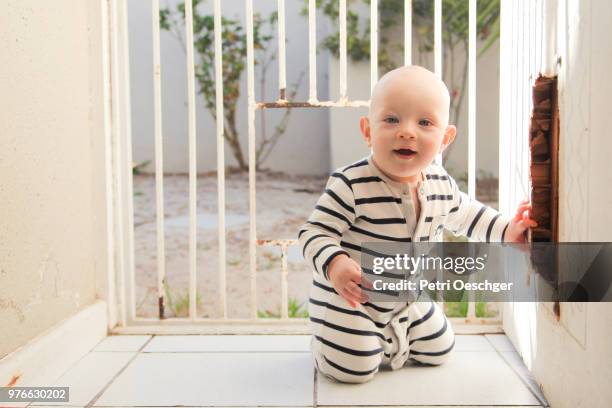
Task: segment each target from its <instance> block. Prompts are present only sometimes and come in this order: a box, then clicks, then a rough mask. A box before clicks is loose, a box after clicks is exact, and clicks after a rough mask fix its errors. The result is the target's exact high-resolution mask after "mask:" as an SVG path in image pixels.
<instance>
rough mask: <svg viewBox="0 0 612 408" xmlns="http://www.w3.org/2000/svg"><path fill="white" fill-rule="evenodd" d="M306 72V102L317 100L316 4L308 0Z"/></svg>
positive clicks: (314, 0) (312, 0) (314, 1)
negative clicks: (308, 86) (308, 87)
mask: <svg viewBox="0 0 612 408" xmlns="http://www.w3.org/2000/svg"><path fill="white" fill-rule="evenodd" d="M308 72H309V75H310V81H309V82H310V83H309V85H310V89H309V94H308V102H310V103H316V102H317V5H316V0H308Z"/></svg>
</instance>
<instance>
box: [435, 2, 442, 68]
mask: <svg viewBox="0 0 612 408" xmlns="http://www.w3.org/2000/svg"><path fill="white" fill-rule="evenodd" d="M434 72H435V74H436V75H437V76H438V78H442V0H435V3H434Z"/></svg>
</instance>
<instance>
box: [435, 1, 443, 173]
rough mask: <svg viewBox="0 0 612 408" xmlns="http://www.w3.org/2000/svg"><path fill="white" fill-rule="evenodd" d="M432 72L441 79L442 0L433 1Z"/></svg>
mask: <svg viewBox="0 0 612 408" xmlns="http://www.w3.org/2000/svg"><path fill="white" fill-rule="evenodd" d="M434 73H435V74H436V76H437V77H438V78H439V79H442V77H443V75H442V73H443V72H442V0H435V3H434ZM434 162H435V163H436V164H439V165H441V164H442V154H441V153H438V154H436V157H435V158H434Z"/></svg>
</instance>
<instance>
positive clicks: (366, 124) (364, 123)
mask: <svg viewBox="0 0 612 408" xmlns="http://www.w3.org/2000/svg"><path fill="white" fill-rule="evenodd" d="M359 129H360V130H361V135H362V136H363V139H364V140H365V141H366V143H367V144H368V146H369V147H372V141H371V138H370V120H369V119H368V117H367V116H362V117H361V118H359Z"/></svg>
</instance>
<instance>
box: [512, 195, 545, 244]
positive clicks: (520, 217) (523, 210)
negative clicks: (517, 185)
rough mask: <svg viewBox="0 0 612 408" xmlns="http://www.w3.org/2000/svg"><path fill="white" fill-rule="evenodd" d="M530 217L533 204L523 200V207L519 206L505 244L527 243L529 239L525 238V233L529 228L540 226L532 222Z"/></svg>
mask: <svg viewBox="0 0 612 408" xmlns="http://www.w3.org/2000/svg"><path fill="white" fill-rule="evenodd" d="M530 217H531V203H530V202H529V200H523V201H521V205H519V207H518V209H517V210H516V215H515V216H514V218H513V219H512V221H510V225H508V230H507V231H506V235H505V237H504V242H518V243H524V242H526V241H527V238H526V236H525V231H527V229H528V228H532V227H537V226H538V223H537V222H535V221H534V220H532V219H531V218H530Z"/></svg>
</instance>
